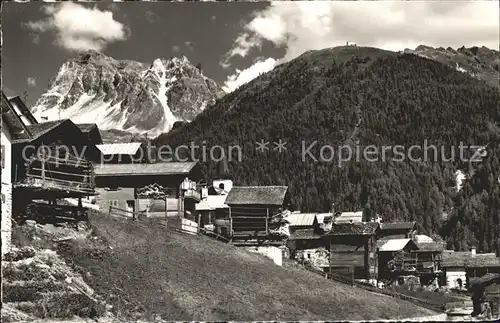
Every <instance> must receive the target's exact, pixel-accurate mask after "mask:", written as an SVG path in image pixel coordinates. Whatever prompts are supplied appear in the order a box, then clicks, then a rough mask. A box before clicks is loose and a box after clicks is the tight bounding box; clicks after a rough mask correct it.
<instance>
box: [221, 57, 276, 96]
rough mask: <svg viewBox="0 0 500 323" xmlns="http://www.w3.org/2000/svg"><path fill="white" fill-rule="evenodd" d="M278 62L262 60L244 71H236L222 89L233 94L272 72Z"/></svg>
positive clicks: (269, 59)
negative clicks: (260, 76)
mask: <svg viewBox="0 0 500 323" xmlns="http://www.w3.org/2000/svg"><path fill="white" fill-rule="evenodd" d="M277 62H278V61H277V60H275V59H274V58H268V59H266V60H263V59H261V60H258V61H256V62H255V63H254V64H253V65H252V66H250V67H249V68H247V69H245V70H243V71H240V70H238V69H236V73H235V74H233V75H230V76H228V78H227V80H226V81H225V82H224V86H223V87H222V89H223V90H224V91H225V92H226V93H229V92H232V91H234V90H236V89H237V88H238V87H240V86H241V85H243V84H245V83H248V82H250V81H251V80H253V79H254V78H256V77H257V76H259V75H260V74H264V73H267V72H269V71H271V70H272V69H273V68H274V67H275V66H276V63H277Z"/></svg>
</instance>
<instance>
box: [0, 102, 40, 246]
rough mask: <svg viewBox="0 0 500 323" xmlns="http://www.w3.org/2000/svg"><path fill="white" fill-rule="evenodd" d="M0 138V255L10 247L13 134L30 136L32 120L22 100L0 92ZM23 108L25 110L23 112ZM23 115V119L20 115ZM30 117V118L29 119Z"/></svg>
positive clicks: (24, 137)
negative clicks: (0, 210) (0, 172)
mask: <svg viewBox="0 0 500 323" xmlns="http://www.w3.org/2000/svg"><path fill="white" fill-rule="evenodd" d="M1 107H2V138H1V142H0V144H1V159H2V190H1V197H2V216H1V218H2V220H1V232H2V255H3V254H4V253H6V252H8V251H9V250H10V248H11V236H12V180H13V176H12V143H13V138H14V134H15V137H16V138H17V139H27V138H30V137H31V134H30V132H29V130H28V129H27V127H26V126H27V124H26V123H28V124H31V122H33V118H32V116H31V115H30V113H29V111H28V110H27V108H26V107H25V106H24V105H23V104H22V101H21V100H20V99H19V98H18V97H16V98H12V99H8V98H7V97H6V96H5V94H4V93H3V92H2V105H1ZM23 110H26V111H25V113H23ZM24 115H26V116H27V117H26V116H24ZM23 116H24V119H25V120H24V121H23V120H22V117H23ZM30 118H31V119H30Z"/></svg>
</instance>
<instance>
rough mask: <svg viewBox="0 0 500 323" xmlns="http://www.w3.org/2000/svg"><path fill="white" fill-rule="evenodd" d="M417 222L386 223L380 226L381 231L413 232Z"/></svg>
mask: <svg viewBox="0 0 500 323" xmlns="http://www.w3.org/2000/svg"><path fill="white" fill-rule="evenodd" d="M415 224H416V222H415V221H413V222H384V223H381V224H380V229H381V230H412V229H413V228H415Z"/></svg>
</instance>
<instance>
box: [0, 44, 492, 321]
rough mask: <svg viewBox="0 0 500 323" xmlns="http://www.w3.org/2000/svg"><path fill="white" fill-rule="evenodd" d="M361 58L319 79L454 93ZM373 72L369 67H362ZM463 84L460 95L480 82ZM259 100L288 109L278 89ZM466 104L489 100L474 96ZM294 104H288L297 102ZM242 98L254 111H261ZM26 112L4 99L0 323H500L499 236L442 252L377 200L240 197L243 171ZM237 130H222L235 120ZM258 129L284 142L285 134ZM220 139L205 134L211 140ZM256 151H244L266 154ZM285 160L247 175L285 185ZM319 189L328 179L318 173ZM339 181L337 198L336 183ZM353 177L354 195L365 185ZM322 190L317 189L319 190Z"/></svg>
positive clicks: (250, 193) (283, 194) (449, 221)
mask: <svg viewBox="0 0 500 323" xmlns="http://www.w3.org/2000/svg"><path fill="white" fill-rule="evenodd" d="M354 46H355V45H354ZM337 50H338V51H339V53H340V54H338V55H337V56H336V57H341V56H342V55H344V56H346V55H347V54H346V53H347V52H349V51H355V50H356V51H357V50H358V49H353V46H352V45H349V44H348V46H346V47H340V48H338V49H337ZM326 51H327V50H326V49H325V50H323V51H317V52H314V51H312V52H308V53H306V54H304V55H317V56H314V57H313V56H311V57H309V56H307V57H302V56H301V57H302V58H298V59H297V60H295V61H292V63H289V65H287V66H285V67H284V68H282V69H279V71H280V73H283V75H284V76H280V75H281V74H276V75H277V76H274V77H275V78H278V77H284V78H288V77H290V76H286V75H285V74H286V73H291V72H290V71H291V70H293V68H297V66H299V67H300V66H302V65H303V64H306V65H304V66H303V68H304V69H307V70H308V71H312V70H313V68H307V64H313V63H307V61H310V62H315V63H314V64H318V66H320V65H321V64H326V63H324V62H325V61H326V60H327V59H328V55H331V54H328V53H329V52H326ZM366 51H367V52H366V55H365V56H366V57H365V59H364V60H363V58H359V57H364V56H363V55H361V54H360V55H361V56H359V57H358V56H355V55H351V54H349V55H347V56H349V57H354V58H352V59H350V60H349V58H345V57H342V58H341V59H342V60H344V62H337V63H335V62H332V63H328V64H330V65H331V64H333V65H332V66H333V67H331V68H330V67H325V66H326V65H321V67H318V68H319V70H318V71H320V70H321V71H322V72H321V73H325V75H329V76H328V77H330V78H332V79H334V78H335V77H336V76H334V74H335V73H336V74H342V73H341V72H339V71H340V70H341V68H343V69H344V68H345V73H344V74H345V75H347V76H345V77H346V79H349V80H350V78H352V79H354V78H355V76H349V73H354V72H353V71H354V70H355V68H357V67H356V66H358V65H363V64H365V65H366V66H369V64H372V65H370V68H371V69H372V70H371V71H373V72H372V73H378V72H379V71H378V70H376V69H377V68H379V69H381V71H382V70H383V69H384V68H385V67H384V66H388V67H387V68H388V69H390V68H393V67H394V66H396V65H397V64H403V65H404V66H406V67H405V68H407V69H408V73H409V74H408V75H411V78H414V76H415V75H417V74H415V73H417V72H412V70H411V69H412V68H413V67H412V66H418V68H419V69H424V68H426V69H428V71H430V72H426V73H428V74H429V75H430V74H432V73H433V71H435V70H437V71H439V73H444V72H443V70H445V72H446V73H448V74H449V75H450V76H449V79H450V80H454V78H457V79H458V78H460V77H462V76H461V74H460V73H459V72H456V71H452V70H451V69H450V71H448V69H449V68H448V67H445V66H444V65H443V66H441V65H442V64H441V63H436V62H431V61H430V60H427V59H424V58H420V57H417V56H415V55H411V54H407V55H406V54H405V55H403V56H401V55H398V56H390V55H389V56H390V57H388V58H384V59H385V60H384V59H381V60H378V61H377V60H376V59H377V58H375V56H377V55H382V56H383V55H386V54H380V53H379V52H376V53H375V54H374V52H373V51H378V50H375V49H370V48H366ZM90 55H98V54H96V53H91V54H90ZM90 59H92V57H91V58H90ZM356 59H357V61H354V60H356ZM370 60H373V61H374V62H373V63H367V61H370ZM420 60H421V61H420ZM332 61H333V59H332ZM345 61H348V63H345ZM318 62H319V63H318ZM293 64H295V65H293ZM301 64H302V65H301ZM377 64H378V65H377ZM384 64H386V65H384ZM391 64H393V65H391ZM394 64H395V65H394ZM405 64H406V65H405ZM301 68H302V67H301ZM314 68H316V67H314ZM367 68H368V67H367ZM401 70H404V69H403V68H401ZM366 71H368V70H365V71H364V72H361V73H366V75H364V77H365V78H367V79H368V78H370V77H372V76H370V75H368V72H366ZM384 71H385V70H383V71H382V72H380V73H385V72H384ZM334 72H335V73H334ZM307 73H308V72H303V75H304V76H301V81H300V82H306V79H311V80H312V79H314V76H313V75H312V74H307ZM310 73H313V72H310ZM318 73H319V72H318ZM370 73H371V72H370ZM389 73H391V72H389ZM418 75H420V74H418ZM266 77H270V76H266V75H263V76H261V77H260V79H262V80H261V81H260V82H268V83H269V82H271V83H272V82H273V81H269V80H268V79H266ZM374 77H378V76H374ZM401 77H402V78H404V77H406V76H401ZM422 78H425V76H422ZM463 78H464V80H465V81H464V80H462V81H463V82H470V83H473V82H479V81H477V80H474V79H472V78H471V77H469V76H463ZM465 78H467V79H465ZM469 79H470V80H469ZM282 81H283V80H279V79H278V81H277V83H280V82H282ZM334 81H335V82H336V81H337V80H336V79H334ZM283 82H285V81H283ZM286 82H291V81H286ZM297 82H299V81H297ZM297 82H295V83H293V84H294V86H295V87H296V89H297V91H299V90H298V89H299V88H302V87H304V86H305V85H303V86H302V85H300V84H299V83H297ZM328 82H330V81H328ZM342 82H344V83H342ZM347 82H350V81H339V83H338V84H339V86H338V88H339V90H340V91H342V90H345V91H351V90H346V89H347V88H355V87H354V86H353V85H350V84H348V83H347ZM367 82H368V81H367ZM374 82H375V81H374ZM416 82H418V83H419V84H420V83H422V85H417V87H418V88H420V86H421V87H422V88H425V87H424V85H423V84H424V83H425V82H427V81H426V80H423V81H422V80H421V79H418V80H417V81H416ZM271 83H269V84H271ZM441 83H446V81H441ZM252 84H253V85H252ZM289 84H292V83H289ZM304 84H305V83H304ZM474 84H476V83H474ZM249 86H257V85H256V84H254V83H251V84H250V85H249ZM360 86H362V85H360ZM432 86H433V85H430V87H432ZM477 86H478V88H479V85H477ZM481 86H482V85H481ZM290 88H292V87H290ZM268 91H270V92H269V93H274V94H273V95H281V96H283V95H285V94H279V93H280V92H279V91H280V90H276V89H275V88H273V89H270V90H268ZM272 91H275V92H272ZM325 91H326V90H325ZM353 91H356V90H353ZM475 91H476V92H477V93H479V94H478V95H483V94H481V93H483V92H481V91H483V89H482V88H481V90H477V89H476V90H475ZM484 91H485V92H484V93H488V95H490V96H492V97H494V98H498V93H497V92H495V94H494V95H496V97H495V96H494V95H493V94H490V93H489V92H486V91H489V90H484ZM290 93H291V92H289V91H288V92H287V93H286V95H288V97H290V98H291V97H292V95H291V94H290ZM245 95H246V96H249V97H248V100H253V101H255V103H262V104H264V103H265V102H264V101H265V100H266V97H265V96H261V97H260V99H259V98H258V97H251V94H245ZM266 95H267V94H266ZM384 95H385V94H384ZM391 95H392V94H391ZM231 96H233V97H234V94H227V96H226V97H229V98H228V99H227V100H233V101H234V99H232V98H231ZM466 96H467V94H464V97H462V98H465V97H466ZM471 96H473V95H471ZM484 96H486V95H484ZM304 97H305V96H304ZM353 97H356V96H355V95H354V96H353ZM224 100H226V99H224ZM227 100H226V101H227ZM259 100H264V101H262V102H261V101H259ZM278 100H279V99H278ZM290 100H291V99H290ZM314 100H316V99H314ZM317 100H319V101H318V102H317V105H318V108H317V109H318V111H317V113H320V112H321V111H320V110H321V109H322V108H320V107H321V105H322V104H323V103H321V102H320V101H321V98H320V97H318V98H317ZM374 100H375V99H374ZM385 100H390V99H387V98H386V99H385ZM484 100H486V99H484ZM23 101H24V100H23V99H21V98H20V97H19V96H16V97H7V96H6V95H5V94H4V92H3V91H2V102H1V109H2V139H1V149H2V150H1V159H2V190H1V197H2V217H1V229H2V276H3V279H2V281H3V283H2V301H3V304H4V306H3V307H5V308H8V311H7V309H2V317H3V318H4V321H8V320H11V321H23V322H24V321H30V320H35V319H48V318H51V319H68V318H73V317H79V318H81V319H82V320H83V319H87V318H90V319H92V320H94V321H95V320H102V319H108V321H109V322H111V321H113V320H116V321H117V322H118V321H124V320H125V321H134V320H140V319H145V320H148V321H160V320H162V319H163V320H205V319H207V318H208V319H210V320H221V321H224V320H234V319H237V320H254V319H266V320H291V319H294V320H295V319H308V320H309V319H311V320H312V319H327V320H336V319H337V320H341V319H349V320H356V319H375V318H377V319H392V320H396V319H397V320H399V321H401V320H403V319H405V318H410V317H415V316H419V317H432V316H436V315H437V316H439V317H441V318H443V317H445V319H443V320H451V321H452V320H463V319H464V318H466V319H468V320H482V321H485V320H491V321H494V320H495V319H498V318H499V317H500V314H499V306H500V302H499V301H500V258H499V252H500V243H499V242H500V237H499V236H498V235H497V236H496V237H495V241H494V243H493V244H491V246H492V247H491V248H489V249H487V248H486V247H485V245H484V244H483V243H482V242H479V243H478V245H472V246H468V248H467V250H463V249H464V248H462V247H461V246H459V245H457V244H454V243H452V242H450V241H449V240H446V239H444V238H443V237H441V236H440V235H439V231H438V230H437V229H436V230H435V231H434V232H432V231H430V230H428V228H429V225H430V224H429V223H424V222H423V221H420V220H418V219H417V218H410V217H397V216H394V214H391V212H386V213H383V212H379V211H373V210H374V209H377V208H375V207H370V206H369V205H370V204H371V205H375V204H376V203H377V201H376V197H377V196H381V195H377V194H376V193H374V194H372V195H371V199H370V200H369V202H368V203H365V205H364V207H363V208H357V209H356V208H354V207H352V205H353V204H351V203H350V202H349V198H350V197H349V195H348V194H343V192H339V191H338V190H334V189H332V188H331V187H333V186H330V185H329V184H328V185H323V186H322V189H321V190H320V189H319V188H318V187H319V186H317V187H316V188H315V189H314V190H312V191H311V190H309V188H307V187H306V188H300V189H298V188H297V185H296V184H295V183H296V182H294V181H293V180H291V181H286V180H283V177H280V176H275V174H268V175H266V173H265V172H264V173H263V175H262V176H261V175H259V177H260V178H265V180H263V181H260V182H261V183H262V182H266V183H268V185H248V183H257V182H258V181H251V180H250V181H241V180H240V181H239V180H238V178H242V175H241V174H242V173H241V172H243V170H241V169H242V168H239V169H240V170H241V172H240V173H238V175H239V176H235V175H234V170H235V169H238V167H239V166H238V164H237V163H235V162H234V161H231V160H228V158H221V159H219V160H217V161H215V162H214V161H208V162H205V161H196V160H195V159H194V158H190V159H189V158H185V159H184V158H179V160H172V161H163V160H162V158H161V157H162V156H161V152H160V151H159V150H158V149H156V148H155V145H154V144H158V143H159V142H161V140H159V139H158V138H155V139H152V138H148V137H144V136H135V137H131V138H129V139H127V140H123V141H121V142H109V141H105V140H104V138H103V134H104V132H103V130H102V129H99V127H98V125H97V124H93V123H85V124H80V123H75V122H73V121H72V120H71V119H64V118H61V119H59V120H51V121H48V120H40V119H38V118H35V117H34V114H32V112H30V111H32V109H30V108H28V107H27V106H26V104H25V103H24V102H23ZM226 101H223V104H226V103H224V102H226ZM227 102H229V101H227ZM339 102H340V101H339ZM482 103H484V102H482ZM227 104H229V103H227ZM241 104H245V103H241ZM360 104H362V103H360ZM370 104H372V103H370ZM370 104H366V105H367V106H369V105H370ZM484 104H487V102H486V103H484ZM219 108H220V107H219V105H216V106H215V107H211V108H210V109H211V110H210V109H209V108H207V112H206V113H205V112H204V113H202V114H201V115H200V116H199V117H198V118H197V119H196V120H195V121H194V122H193V124H194V125H193V126H192V129H193V130H192V132H191V135H192V134H194V133H198V132H196V131H198V130H195V129H201V128H200V125H202V126H203V124H206V123H207V122H211V121H207V120H212V121H213V122H214V124H217V125H218V126H214V127H218V128H220V129H222V128H223V127H224V125H223V124H222V123H216V122H219V121H216V119H218V120H222V121H220V122H227V120H228V119H226V117H225V116H224V117H222V116H223V115H224V114H222V113H221V114H217V113H219V110H217V109H219ZM235 109H236V108H235ZM249 109H250V108H249ZM277 109H278V108H277ZM242 110H243V109H242ZM242 110H239V111H240V112H238V113H244V112H241V111H242ZM437 110H439V109H437ZM214 111H215V112H214ZM228 111H229V109H228ZM497 112H498V111H497ZM211 113H212V114H214V115H215V116H219V117H215V118H214V117H213V116H212V117H211V115H210V114H211ZM228 113H232V112H231V111H229V112H228ZM249 113H250V112H249ZM281 113H284V112H281ZM290 113H291V114H293V113H297V112H296V111H292V112H290ZM299 113H300V112H299ZM436 113H437V112H436ZM236 114H237V113H236V112H235V113H233V114H232V115H231V116H229V117H231V118H237V116H236ZM229 117H227V118H229ZM433 117H434V116H433ZM280 118H282V117H280ZM304 118H307V117H304ZM436 118H437V117H436ZM224 120H226V121H224ZM238 120H239V119H238ZM262 120H264V119H262ZM266 120H268V121H269V122H276V127H278V126H280V127H281V124H279V122H280V121H279V119H278V118H274V117H269V118H267V119H266ZM244 122H247V124H245V123H241V124H238V125H237V126H234V129H238V130H237V131H246V130H244V129H245V127H254V123H258V122H259V121H256V120H250V121H247V120H245V121H244ZM358 124H359V123H358ZM233 125H234V124H233ZM225 126H227V127H228V128H229V127H231V125H230V124H229V123H228V124H226V125H225ZM186 127H187V126H186ZM186 127H185V126H184V125H180V126H179V128H178V129H177V130H176V131H174V130H172V131H173V133H172V134H169V135H168V136H167V137H164V135H160V137H159V138H160V139H165V138H166V139H168V140H170V141H172V142H176V143H179V142H182V141H180V140H179V137H182V136H186V138H187V136H189V135H190V134H189V133H188V130H189V129H187V128H186ZM190 127H191V126H190ZM196 127H198V128H196ZM174 128H175V127H174ZM387 128H390V127H387ZM186 129H187V130H186ZM222 131H225V130H220V132H217V130H214V129H212V130H210V134H208V132H206V133H205V135H206V136H207V137H209V136H210V135H213V134H216V133H217V134H221V133H222ZM283 131H288V130H286V129H285V130H283ZM304 131H305V130H304ZM311 131H314V129H313V130H311ZM381 131H382V130H381ZM270 133H271V132H270ZM207 134H208V135H207ZM258 135H259V134H257V135H254V136H252V137H251V138H252V141H258V140H260V137H259V136H258ZM213 136H214V137H216V136H217V135H213ZM214 137H212V138H214ZM373 137H375V136H373ZM496 140H497V142H498V139H496ZM252 141H250V143H252ZM163 142H165V141H163ZM68 147H69V148H68ZM254 154H255V152H254ZM251 156H252V157H250V158H253V159H252V160H253V161H254V162H253V163H252V164H250V165H248V164H246V165H247V166H245V167H246V168H244V171H246V172H248V174H255V173H252V172H251V171H250V170H249V169H251V168H252V167H253V166H254V165H255V167H261V166H257V165H260V164H265V162H262V161H260V162H259V158H261V157H254V155H251ZM255 156H256V155H255ZM280 158H281V157H276V160H275V161H273V163H274V162H275V166H273V165H271V164H269V166H264V167H263V168H260V169H259V170H258V171H256V172H261V171H262V169H264V170H265V169H268V168H267V167H269V169H271V168H273V167H275V168H276V169H280V170H282V169H284V165H285V164H284V162H283V160H282V159H280ZM207 163H208V164H207ZM258 163H260V164H258ZM286 165H291V164H286ZM289 167H295V166H289ZM314 167H316V166H314ZM318 167H320V166H318ZM333 168H334V169H335V170H332V174H341V173H339V172H341V171H340V170H336V169H339V167H337V166H334V167H333ZM293 169H294V173H295V174H294V175H295V176H296V177H297V178H302V177H303V176H304V174H305V173H301V172H302V171H301V170H300V168H293ZM318 169H319V168H318ZM322 169H323V171H324V168H322ZM285 171H286V170H284V172H285ZM348 171H349V172H350V170H346V172H348ZM259 174H260V173H259ZM308 174H310V173H308ZM323 175H324V176H330V177H334V176H333V175H328V173H327V172H323ZM341 176H344V175H339V176H338V178H339V182H340V181H341V180H342V181H344V180H343V179H340V178H341ZM346 176H347V175H346ZM349 176H351V175H349ZM356 176H358V178H360V179H359V180H360V181H362V180H363V176H364V174H362V173H361V174H358V175H356ZM394 176H395V175H394ZM319 177H320V176H319V175H318V176H315V177H313V178H311V179H310V180H311V181H320V180H319ZM408 181H410V180H408ZM292 185H293V187H292ZM409 185H411V184H409ZM330 189H331V193H328V192H327V191H328V190H330ZM322 190H323V191H324V192H321V191H322ZM300 192H303V193H300ZM329 194H330V195H332V198H331V199H330V200H327V199H325V200H323V199H320V201H321V202H320V203H316V205H317V207H316V208H315V209H314V208H312V207H311V204H314V203H312V202H310V201H315V200H314V199H310V196H313V197H314V196H316V195H318V196H320V195H321V196H327V195H329ZM363 194H365V193H363V192H361V195H363ZM366 194H368V193H366ZM380 194H382V193H380ZM384 194H386V193H384ZM297 201H300V202H297ZM344 201H345V202H344ZM297 205H299V206H300V205H302V206H305V207H304V208H305V210H301V208H297ZM391 207H392V206H388V207H387V208H386V209H387V210H390V209H391ZM379 209H380V208H379ZM410 212H412V211H411V210H410ZM485 212H486V211H485ZM441 213H442V214H441V216H440V218H439V219H437V220H436V219H433V222H432V225H433V226H435V227H436V228H437V227H439V228H446V227H449V226H456V225H457V224H456V223H457V222H456V221H457V220H456V216H455V215H453V209H452V208H446V207H445V205H443V206H442V212H441ZM452 215H453V216H452ZM419 219H422V218H419ZM497 225H498V224H497ZM478 230H479V229H478ZM488 232H489V231H488ZM497 232H498V231H497ZM226 303H227V304H226ZM7 312H8V313H7ZM277 313H279V314H277ZM104 321H105V320H104ZM82 322H83V321H82Z"/></svg>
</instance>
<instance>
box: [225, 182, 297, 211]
mask: <svg viewBox="0 0 500 323" xmlns="http://www.w3.org/2000/svg"><path fill="white" fill-rule="evenodd" d="M287 190H288V187H287V186H234V187H233V188H232V189H231V191H230V192H229V194H228V195H227V198H226V204H227V205H229V206H231V205H252V204H254V205H258V204H260V205H276V206H281V205H283V202H284V200H285V195H286V192H287Z"/></svg>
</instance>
